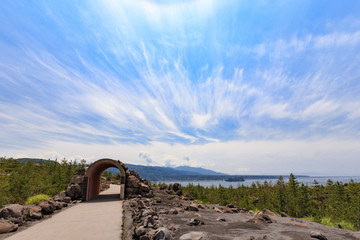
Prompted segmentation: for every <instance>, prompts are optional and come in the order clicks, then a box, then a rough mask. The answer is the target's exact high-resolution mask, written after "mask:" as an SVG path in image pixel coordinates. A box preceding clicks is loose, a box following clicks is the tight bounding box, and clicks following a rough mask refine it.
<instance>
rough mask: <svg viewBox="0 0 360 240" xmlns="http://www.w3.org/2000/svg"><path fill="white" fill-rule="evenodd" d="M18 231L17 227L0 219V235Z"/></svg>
mask: <svg viewBox="0 0 360 240" xmlns="http://www.w3.org/2000/svg"><path fill="white" fill-rule="evenodd" d="M17 229H18V225H17V224H14V223H12V222H10V221H7V220H5V219H0V234H1V233H9V232H13V231H16V230H17Z"/></svg>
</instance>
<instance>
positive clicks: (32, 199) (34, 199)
mask: <svg viewBox="0 0 360 240" xmlns="http://www.w3.org/2000/svg"><path fill="white" fill-rule="evenodd" d="M49 198H51V197H50V196H49V195H46V194H39V195H35V196H32V197H29V198H28V199H27V200H26V202H25V204H26V205H32V204H37V203H39V202H41V201H42V200H45V199H49Z"/></svg>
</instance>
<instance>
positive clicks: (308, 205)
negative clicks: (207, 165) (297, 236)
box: [182, 174, 360, 231]
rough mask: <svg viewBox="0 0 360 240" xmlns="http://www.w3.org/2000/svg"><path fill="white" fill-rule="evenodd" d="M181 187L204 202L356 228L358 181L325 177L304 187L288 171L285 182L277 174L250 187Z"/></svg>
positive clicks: (358, 227)
mask: <svg viewBox="0 0 360 240" xmlns="http://www.w3.org/2000/svg"><path fill="white" fill-rule="evenodd" d="M182 189H183V192H185V193H187V194H189V195H191V196H192V197H194V198H195V199H197V200H199V201H201V202H204V203H215V204H221V205H227V204H229V203H234V204H236V205H238V206H239V207H242V208H248V209H250V210H255V209H263V208H267V209H270V210H272V211H274V212H276V213H280V212H286V213H287V214H289V215H290V216H292V217H297V218H304V219H307V220H311V221H315V222H318V223H322V224H325V225H328V226H333V227H339V228H344V229H350V230H357V231H359V230H360V184H359V183H355V182H354V181H351V182H350V183H348V184H342V183H340V182H336V183H334V182H332V181H331V180H328V182H327V184H326V185H325V186H322V185H319V184H318V183H317V182H314V186H312V187H308V186H305V185H304V184H300V183H299V182H298V181H297V180H296V178H295V176H294V175H293V174H291V175H290V178H289V181H288V182H285V181H284V179H283V178H282V177H280V178H279V179H278V180H277V182H276V183H275V184H272V183H271V182H267V181H265V182H264V183H263V184H260V183H259V182H255V183H253V184H252V185H251V186H250V187H247V186H244V185H238V187H237V188H234V187H229V188H225V187H223V186H221V185H219V186H218V187H215V186H211V187H202V186H200V185H197V186H196V185H192V184H189V185H188V186H183V188H182Z"/></svg>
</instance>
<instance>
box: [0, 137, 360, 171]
mask: <svg viewBox="0 0 360 240" xmlns="http://www.w3.org/2000/svg"><path fill="white" fill-rule="evenodd" d="M50 149H57V151H54V152H49V151H47V150H50ZM139 152H140V153H142V154H141V156H144V157H140V158H139ZM3 154H5V155H6V156H8V157H10V156H18V155H20V154H22V156H24V155H25V156H32V157H45V158H48V157H50V158H52V157H58V159H59V158H63V157H66V158H67V159H74V158H76V159H80V158H85V159H87V160H88V161H89V162H92V161H95V160H97V159H101V158H104V157H108V158H113V159H119V160H121V161H124V162H127V163H131V164H143V165H146V164H147V163H151V162H148V161H147V160H146V159H148V158H151V160H152V161H153V162H152V164H157V165H162V166H166V165H169V164H171V165H172V166H182V165H189V166H195V167H198V166H201V167H205V168H208V169H212V170H215V171H220V172H225V173H232V174H242V173H243V174H244V173H246V174H288V173H290V172H293V173H298V172H309V171H311V172H314V173H317V174H320V175H321V174H331V175H357V174H358V172H357V169H359V167H360V163H359V161H358V156H359V155H360V142H359V141H358V140H356V139H349V140H338V139H331V138H329V139H318V140H309V141H303V140H284V141H231V142H226V143H207V144H204V145H184V144H174V145H171V144H167V143H162V142H152V143H151V144H147V145H142V144H112V145H109V144H96V145H89V144H81V143H69V142H58V141H57V142H51V143H49V146H48V147H46V148H36V149H33V148H28V149H22V150H16V149H7V150H5V151H3ZM79 156H81V157H79ZM340 159H341V164H340V165H339V161H340ZM244 166H245V167H244ZM349 166H351V167H350V168H349Z"/></svg>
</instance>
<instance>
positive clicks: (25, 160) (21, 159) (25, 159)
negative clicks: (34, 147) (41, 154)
mask: <svg viewBox="0 0 360 240" xmlns="http://www.w3.org/2000/svg"><path fill="white" fill-rule="evenodd" d="M16 160H18V161H20V162H25V163H26V162H28V161H33V162H35V163H39V162H40V161H42V162H44V163H48V162H54V161H53V160H46V159H41V158H17V159H16Z"/></svg>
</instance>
